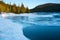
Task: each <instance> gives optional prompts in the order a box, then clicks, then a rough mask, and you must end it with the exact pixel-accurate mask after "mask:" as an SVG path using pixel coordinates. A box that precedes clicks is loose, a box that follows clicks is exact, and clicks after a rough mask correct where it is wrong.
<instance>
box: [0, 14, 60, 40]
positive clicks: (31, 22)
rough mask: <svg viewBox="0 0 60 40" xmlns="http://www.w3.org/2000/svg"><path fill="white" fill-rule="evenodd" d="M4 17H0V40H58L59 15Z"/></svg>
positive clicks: (7, 15) (59, 34)
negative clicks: (56, 39)
mask: <svg viewBox="0 0 60 40" xmlns="http://www.w3.org/2000/svg"><path fill="white" fill-rule="evenodd" d="M5 15H6V17H5V16H4V15H3V16H4V17H2V16H1V15H0V40H29V39H31V40H35V39H36V40H39V38H40V39H41V40H44V39H46V40H47V39H48V38H50V39H51V38H53V39H54V38H58V37H59V38H60V14H59V13H33V14H32V13H30V14H5ZM54 33H55V34H54ZM53 34H54V35H53ZM38 35H39V36H38ZM44 37H45V38H44ZM43 38H44V39H43ZM59 38H58V39H59ZM48 40H49V39H48ZM51 40H52V39H51Z"/></svg>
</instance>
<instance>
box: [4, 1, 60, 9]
mask: <svg viewBox="0 0 60 40" xmlns="http://www.w3.org/2000/svg"><path fill="white" fill-rule="evenodd" d="M3 1H4V2H5V3H9V4H10V2H11V4H14V3H15V4H16V5H21V3H23V4H24V5H25V7H28V8H29V9H32V8H34V7H36V6H37V5H41V4H45V3H60V0H3Z"/></svg>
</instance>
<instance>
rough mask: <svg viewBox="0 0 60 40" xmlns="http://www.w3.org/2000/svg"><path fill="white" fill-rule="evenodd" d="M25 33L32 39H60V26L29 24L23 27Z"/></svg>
mask: <svg viewBox="0 0 60 40" xmlns="http://www.w3.org/2000/svg"><path fill="white" fill-rule="evenodd" d="M23 33H24V35H25V36H26V37H27V38H29V39H31V40H60V26H39V25H34V26H29V27H25V28H23Z"/></svg>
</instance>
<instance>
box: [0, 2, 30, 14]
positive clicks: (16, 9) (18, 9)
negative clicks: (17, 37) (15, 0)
mask: <svg viewBox="0 0 60 40" xmlns="http://www.w3.org/2000/svg"><path fill="white" fill-rule="evenodd" d="M0 12H7V13H9V12H10V13H16V14H20V13H29V12H30V11H29V8H28V7H24V4H23V3H22V4H21V6H16V4H13V5H11V4H5V3H4V2H2V1H0Z"/></svg>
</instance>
